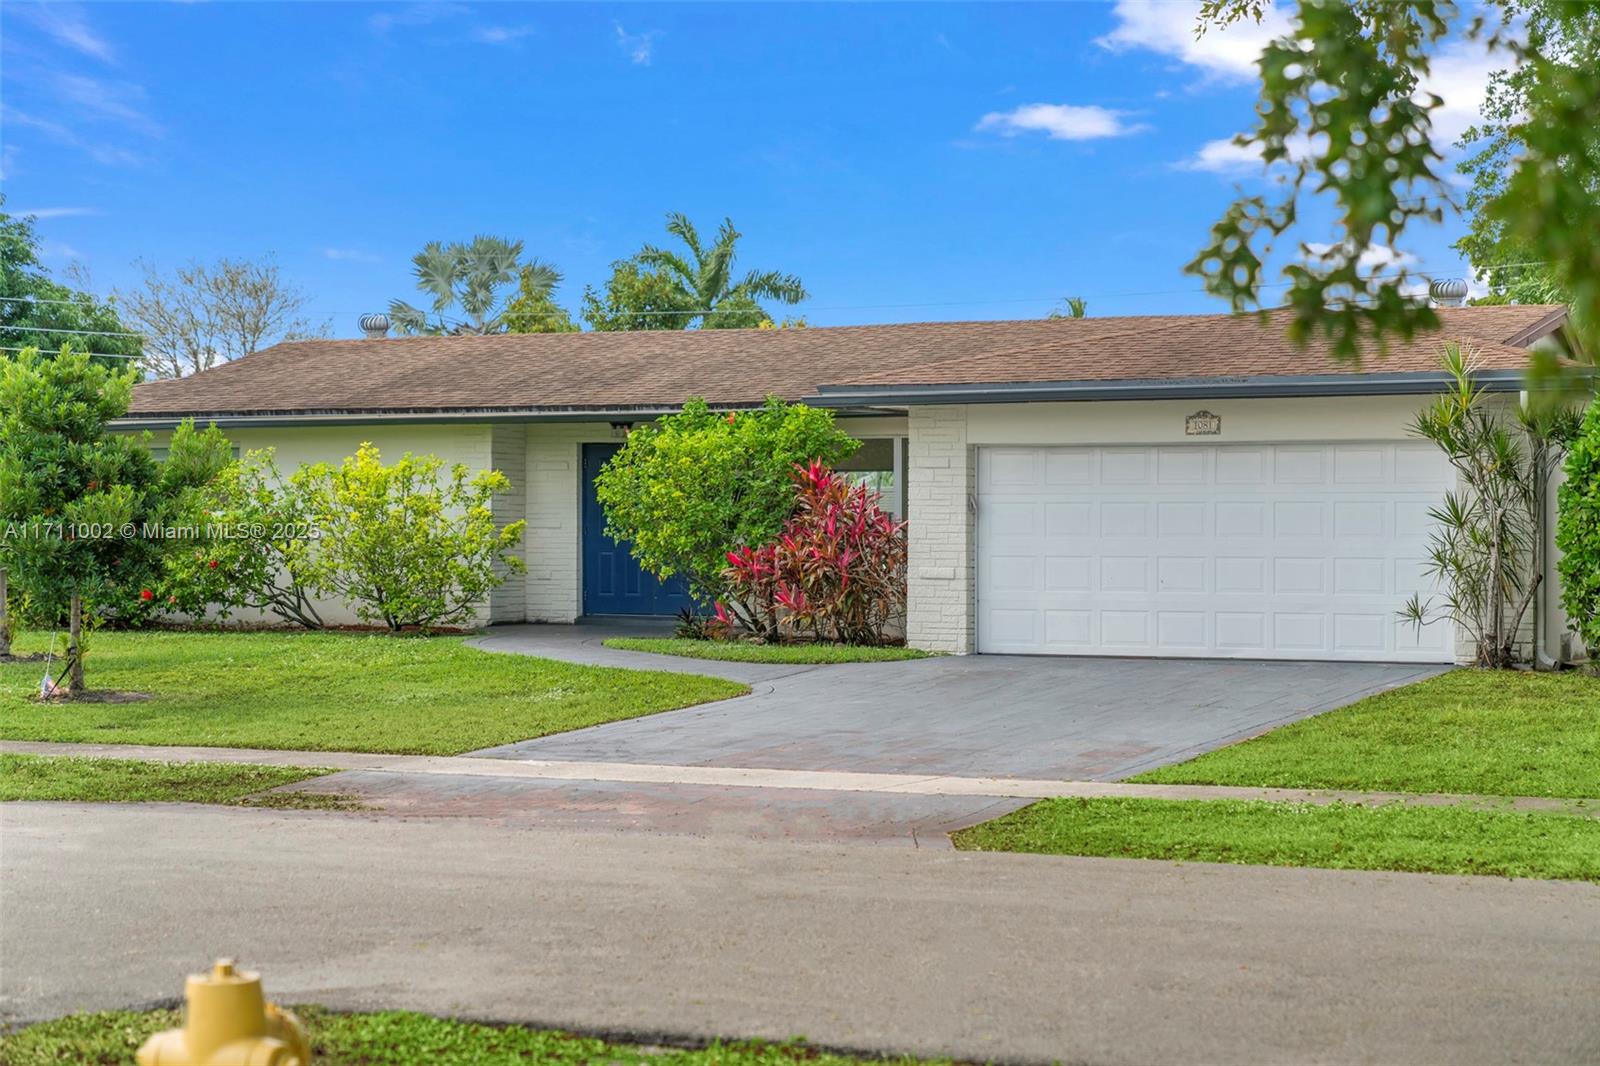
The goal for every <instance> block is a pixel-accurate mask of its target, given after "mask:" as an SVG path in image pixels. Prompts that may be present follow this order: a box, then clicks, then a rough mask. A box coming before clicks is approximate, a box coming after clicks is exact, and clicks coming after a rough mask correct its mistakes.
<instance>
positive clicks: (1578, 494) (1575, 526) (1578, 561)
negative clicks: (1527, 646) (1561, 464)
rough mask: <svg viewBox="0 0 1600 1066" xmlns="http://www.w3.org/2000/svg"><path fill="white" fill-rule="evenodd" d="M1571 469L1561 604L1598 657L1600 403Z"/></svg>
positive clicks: (1561, 538)
mask: <svg viewBox="0 0 1600 1066" xmlns="http://www.w3.org/2000/svg"><path fill="white" fill-rule="evenodd" d="M1566 470H1567V480H1566V481H1565V482H1563V483H1562V485H1561V489H1560V493H1559V497H1558V498H1559V500H1560V507H1561V511H1560V516H1559V517H1558V518H1557V520H1556V547H1557V548H1559V549H1560V550H1561V561H1560V563H1558V564H1557V568H1558V569H1559V570H1560V572H1561V605H1562V607H1564V608H1565V609H1566V612H1567V618H1568V620H1569V622H1570V624H1571V626H1572V628H1573V629H1574V630H1575V631H1576V632H1577V633H1578V635H1579V636H1580V637H1582V638H1583V643H1584V646H1585V647H1586V648H1588V649H1589V654H1590V656H1591V657H1592V656H1594V655H1595V654H1596V653H1600V403H1592V404H1590V405H1589V410H1588V411H1587V412H1585V414H1584V416H1583V428H1582V430H1581V431H1580V432H1579V433H1578V435H1577V438H1576V439H1575V440H1574V441H1573V442H1572V449H1571V450H1570V451H1569V452H1568V453H1567V466H1566Z"/></svg>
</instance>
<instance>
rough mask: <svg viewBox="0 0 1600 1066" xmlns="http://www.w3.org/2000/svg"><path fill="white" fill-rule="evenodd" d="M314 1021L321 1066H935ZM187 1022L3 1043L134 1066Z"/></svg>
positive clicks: (416, 1018)
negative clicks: (138, 1056) (155, 1036)
mask: <svg viewBox="0 0 1600 1066" xmlns="http://www.w3.org/2000/svg"><path fill="white" fill-rule="evenodd" d="M293 1009H294V1011H295V1013H296V1015H298V1016H299V1018H300V1020H301V1021H302V1022H304V1023H305V1026H306V1031H307V1036H308V1037H309V1038H310V1039H311V1043H312V1054H313V1056H314V1057H315V1060H316V1062H317V1063H318V1064H319V1066H414V1064H415V1063H423V1062H426V1063H430V1064H433V1066H467V1064H472V1066H499V1064H507V1066H509V1064H511V1063H517V1064H521V1063H528V1062H537V1063H543V1064H546V1066H589V1064H591V1063H616V1064H619V1066H787V1064H790V1063H796V1064H798V1063H804V1064H807V1066H850V1064H856V1063H863V1062H875V1063H897V1064H901V1066H913V1064H916V1063H921V1062H924V1061H926V1060H918V1059H908V1058H887V1059H882V1058H873V1059H859V1058H852V1057H849V1056H842V1055H833V1054H828V1053H826V1052H819V1051H817V1050H816V1049H814V1048H811V1047H809V1046H807V1045H806V1044H805V1043H804V1042H803V1041H793V1042H789V1043H783V1044H771V1043H760V1042H728V1043H718V1044H714V1045H712V1046H710V1047H706V1048H698V1049H685V1048H665V1047H648V1048H646V1047H638V1046H632V1045H627V1044H614V1043H611V1042H609V1041H605V1040H601V1039H597V1038H595V1037H585V1036H576V1035H574V1034H572V1033H563V1032H556V1031H552V1030H544V1029H526V1028H523V1027H521V1026H494V1025H482V1024H475V1023H471V1022H461V1021H452V1020H449V1019H444V1018H434V1017H430V1016H428V1015H425V1014H413V1013H409V1012H400V1011H389V1012H382V1013H376V1014H335V1013H332V1012H330V1011H324V1010H320V1009H318V1008H316V1007H295V1008H293ZM181 1024H182V1018H181V1017H180V1013H179V1012H178V1011H175V1010H154V1011H142V1012H132V1011H106V1012H101V1013H95V1014H73V1015H69V1016H68V1017H65V1018H59V1019H56V1020H54V1021H49V1022H41V1023H39V1024H37V1025H31V1026H28V1027H26V1028H23V1029H19V1030H17V1031H15V1032H13V1033H9V1034H7V1035H6V1037H5V1040H4V1041H0V1066H45V1064H46V1063H49V1064H52V1066H54V1064H56V1063H63V1062H72V1063H85V1064H89V1066H127V1064H131V1063H132V1062H133V1055H134V1052H135V1050H137V1049H138V1047H139V1045H140V1044H141V1043H143V1042H144V1040H145V1039H146V1038H147V1037H149V1036H150V1034H152V1033H155V1032H158V1031H160V1030H162V1029H170V1028H173V1027H175V1026H178V1025H181Z"/></svg>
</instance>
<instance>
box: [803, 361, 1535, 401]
mask: <svg viewBox="0 0 1600 1066" xmlns="http://www.w3.org/2000/svg"><path fill="white" fill-rule="evenodd" d="M1474 377H1475V379H1476V380H1477V382H1478V383H1479V384H1480V385H1482V386H1483V387H1484V388H1486V389H1488V390H1490V391H1492V392H1516V391H1518V390H1520V389H1521V388H1522V378H1523V374H1522V371H1520V370H1485V371H1480V372H1479V373H1477V374H1475V375H1474ZM1450 383H1451V381H1450V378H1449V376H1448V375H1446V374H1444V373H1442V372H1440V371H1426V372H1421V373H1406V374H1310V375H1302V374H1296V375H1271V376H1255V377H1225V378H1187V379H1181V380H1171V381H1161V380H1118V381H1022V382H990V383H976V384H954V385H824V386H822V387H820V388H819V389H818V390H817V392H816V394H815V395H813V396H809V397H807V398H806V402H807V403H810V404H813V405H815V406H818V407H831V408H839V407H858V406H872V405H877V406H885V405H893V406H917V405H928V404H946V403H952V404H954V403H1027V402H1081V401H1085V400H1160V399H1173V400H1188V399H1205V398H1208V397H1209V398H1217V399H1265V398H1272V397H1295V396H1415V395H1425V394H1428V393H1434V392H1438V391H1440V390H1442V389H1445V388H1448V387H1449V386H1450Z"/></svg>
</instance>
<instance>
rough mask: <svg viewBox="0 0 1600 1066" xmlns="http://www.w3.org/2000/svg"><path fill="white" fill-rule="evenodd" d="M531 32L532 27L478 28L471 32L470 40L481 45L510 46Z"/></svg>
mask: <svg viewBox="0 0 1600 1066" xmlns="http://www.w3.org/2000/svg"><path fill="white" fill-rule="evenodd" d="M532 32H533V27H532V26H479V27H478V28H477V29H475V30H473V31H472V39H473V40H475V41H479V42H481V43H483V44H511V43H512V42H514V41H519V40H521V39H522V38H524V37H526V36H528V34H530V33H532Z"/></svg>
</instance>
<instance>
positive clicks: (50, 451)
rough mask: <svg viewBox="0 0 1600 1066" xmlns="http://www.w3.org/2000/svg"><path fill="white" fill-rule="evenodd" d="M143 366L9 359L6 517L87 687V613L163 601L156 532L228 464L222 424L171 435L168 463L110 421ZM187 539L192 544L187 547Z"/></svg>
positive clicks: (13, 569)
mask: <svg viewBox="0 0 1600 1066" xmlns="http://www.w3.org/2000/svg"><path fill="white" fill-rule="evenodd" d="M137 380H138V371H137V369H135V368H134V367H131V366H130V367H110V366H107V365H105V364H104V362H103V361H101V362H96V361H95V360H93V359H91V358H90V357H89V356H88V355H87V354H85V353H82V352H73V351H69V350H67V349H61V350H60V351H59V352H58V353H56V354H53V355H41V354H40V353H39V352H38V351H37V350H36V349H33V348H29V349H26V350H24V351H23V352H21V353H20V354H17V355H11V356H8V357H7V358H5V359H0V525H3V527H4V530H5V532H6V534H7V538H8V541H9V543H8V545H7V548H6V560H5V561H6V563H7V565H8V567H9V569H10V576H11V578H12V579H13V580H15V581H16V582H17V583H18V584H20V585H21V586H22V588H23V589H25V590H26V592H27V597H26V600H27V603H28V605H29V610H30V612H32V614H33V615H34V616H35V618H36V620H38V621H41V622H43V623H44V624H46V625H52V626H54V625H58V624H60V623H62V622H65V623H66V627H67V630H68V633H69V641H68V657H67V666H68V671H67V676H68V678H69V681H68V685H67V689H68V691H69V692H77V691H81V690H82V688H83V644H82V641H81V639H80V627H81V625H82V623H83V621H84V620H85V618H93V617H107V616H115V617H123V618H127V617H138V616H141V615H142V614H144V613H148V612H149V611H150V610H151V609H153V604H152V603H151V601H152V600H153V598H154V594H153V592H152V591H151V586H152V585H154V584H156V583H157V575H158V573H159V569H158V567H159V563H160V560H161V555H162V553H163V552H164V551H165V550H166V549H167V548H168V546H169V545H170V544H171V543H174V542H172V541H169V540H167V539H166V538H164V537H151V536H146V535H145V533H144V529H145V524H146V523H147V522H149V523H152V524H159V525H165V524H168V523H170V522H172V521H173V519H174V517H175V516H176V515H178V514H182V513H186V512H187V511H188V510H189V509H190V505H191V501H192V498H193V497H192V494H193V493H194V492H196V490H197V489H198V488H199V486H201V485H204V484H206V483H207V482H209V481H210V480H211V479H212V478H213V477H215V476H216V474H217V473H218V471H220V470H221V469H222V467H223V466H225V465H226V464H227V463H228V462H229V446H228V441H227V438H225V437H224V436H223V435H222V434H221V432H220V431H218V430H217V429H216V428H214V427H213V428H211V429H208V430H204V431H196V430H195V428H194V426H193V424H192V423H184V424H183V425H181V426H179V427H178V429H177V430H176V431H174V433H173V435H172V439H171V442H170V445H169V447H170V451H169V456H168V459H167V461H166V462H165V463H162V464H158V463H157V462H156V461H155V459H154V458H153V457H152V456H151V454H150V449H149V448H148V447H146V446H145V443H144V441H143V440H142V439H140V438H139V437H136V436H134V435H132V434H129V433H118V432H114V431H112V430H111V429H110V427H109V423H110V422H111V421H112V420H113V419H115V418H118V417H120V416H122V415H123V414H125V413H126V412H127V410H128V401H129V399H130V397H131V395H132V392H133V384H134V382H135V381H137ZM186 547H187V546H186Z"/></svg>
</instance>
